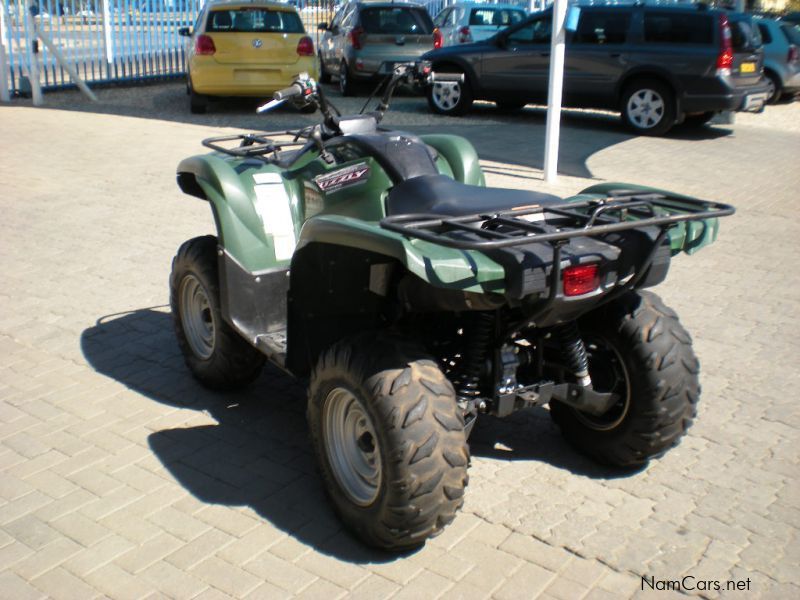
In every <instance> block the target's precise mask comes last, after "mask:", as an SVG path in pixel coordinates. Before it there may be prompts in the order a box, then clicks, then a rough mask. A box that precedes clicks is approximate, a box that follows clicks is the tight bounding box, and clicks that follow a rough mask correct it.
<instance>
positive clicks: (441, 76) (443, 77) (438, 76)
mask: <svg viewBox="0 0 800 600" xmlns="http://www.w3.org/2000/svg"><path fill="white" fill-rule="evenodd" d="M431 76H432V77H431V80H432V81H433V82H441V83H464V74H463V73H431Z"/></svg>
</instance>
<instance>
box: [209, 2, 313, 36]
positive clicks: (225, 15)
mask: <svg viewBox="0 0 800 600" xmlns="http://www.w3.org/2000/svg"><path fill="white" fill-rule="evenodd" d="M206 31H208V32H210V33H223V32H231V33H233V32H255V33H270V32H274V33H303V32H304V29H303V23H302V22H301V21H300V17H299V16H298V15H297V13H295V12H286V11H279V10H268V9H264V8H235V9H231V10H214V11H211V13H210V14H209V18H208V26H207V27H206Z"/></svg>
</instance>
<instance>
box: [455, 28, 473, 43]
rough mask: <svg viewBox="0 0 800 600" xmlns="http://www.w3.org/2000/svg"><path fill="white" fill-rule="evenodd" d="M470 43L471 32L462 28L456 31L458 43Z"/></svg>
mask: <svg viewBox="0 0 800 600" xmlns="http://www.w3.org/2000/svg"><path fill="white" fill-rule="evenodd" d="M471 41H472V32H471V31H470V30H469V27H462V28H461V29H459V30H458V43H459V44H469V43H470V42H471Z"/></svg>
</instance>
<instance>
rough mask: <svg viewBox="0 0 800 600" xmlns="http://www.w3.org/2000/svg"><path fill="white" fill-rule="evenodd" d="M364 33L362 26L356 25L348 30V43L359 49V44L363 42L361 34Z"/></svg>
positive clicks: (361, 44)
mask: <svg viewBox="0 0 800 600" xmlns="http://www.w3.org/2000/svg"><path fill="white" fill-rule="evenodd" d="M363 33H364V29H363V28H362V27H356V28H355V29H351V30H350V34H349V37H350V45H352V46H353V49H354V50H361V46H363V43H362V42H361V34H363Z"/></svg>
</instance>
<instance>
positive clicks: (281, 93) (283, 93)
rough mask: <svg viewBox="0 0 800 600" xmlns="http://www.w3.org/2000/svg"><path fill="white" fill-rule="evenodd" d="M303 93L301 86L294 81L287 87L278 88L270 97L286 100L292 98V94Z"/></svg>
mask: <svg viewBox="0 0 800 600" xmlns="http://www.w3.org/2000/svg"><path fill="white" fill-rule="evenodd" d="M302 93H303V88H302V87H300V86H299V85H298V84H296V83H294V84H292V85H290V86H289V87H287V88H283V89H282V90H278V91H277V92H275V93H274V94H272V98H273V99H274V100H286V99H288V98H292V97H293V96H299V95H300V94H302Z"/></svg>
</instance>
